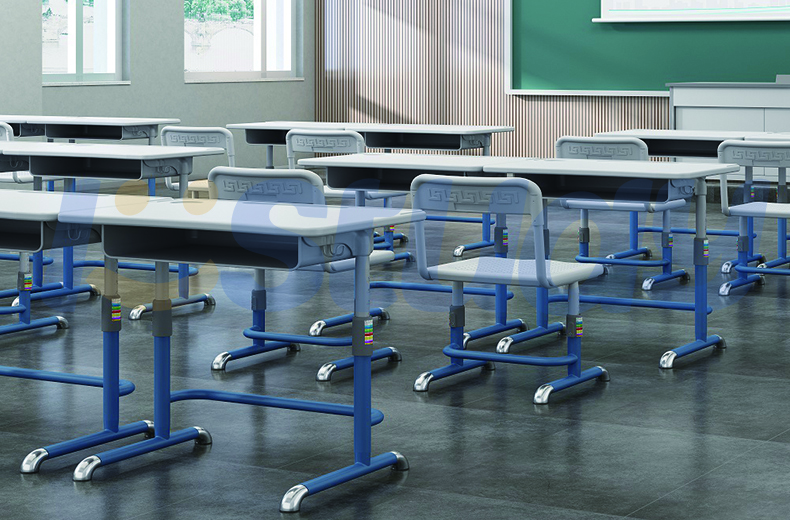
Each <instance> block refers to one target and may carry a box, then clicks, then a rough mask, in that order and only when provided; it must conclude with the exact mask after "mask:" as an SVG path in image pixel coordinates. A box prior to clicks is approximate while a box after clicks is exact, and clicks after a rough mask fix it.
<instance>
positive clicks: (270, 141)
mask: <svg viewBox="0 0 790 520" xmlns="http://www.w3.org/2000/svg"><path fill="white" fill-rule="evenodd" d="M227 127H228V128H231V129H237V130H244V135H245V138H246V140H247V143H248V144H254V145H265V146H266V167H267V168H274V147H275V146H278V145H279V146H285V136H286V135H287V134H288V132H289V131H290V130H298V129H301V130H351V131H354V132H358V133H360V134H362V137H363V138H364V139H365V145H366V146H367V147H368V148H383V149H384V150H385V151H387V152H391V151H392V150H394V149H408V150H440V151H450V150H470V149H476V148H481V149H482V150H483V155H491V139H492V136H493V134H497V133H504V132H513V131H514V130H515V128H514V127H512V126H476V125H422V124H387V123H350V122H331V123H329V122H315V121H266V122H261V123H234V124H230V125H227ZM429 220H434V219H433V218H429ZM443 220H448V221H451V222H472V223H481V224H482V225H483V236H482V240H481V241H479V242H474V243H471V244H463V245H460V246H458V247H457V248H456V249H455V251H454V252H453V254H454V256H457V257H461V256H463V254H464V251H472V250H475V249H482V248H485V247H491V246H493V245H494V242H493V240H492V239H491V224H492V222H491V216H490V215H487V214H486V215H483V216H482V218H480V217H459V216H452V217H443Z"/></svg>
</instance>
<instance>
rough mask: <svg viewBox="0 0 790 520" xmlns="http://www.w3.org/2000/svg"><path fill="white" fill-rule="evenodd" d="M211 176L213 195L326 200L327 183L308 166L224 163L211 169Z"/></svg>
mask: <svg viewBox="0 0 790 520" xmlns="http://www.w3.org/2000/svg"><path fill="white" fill-rule="evenodd" d="M208 180H209V196H210V197H211V198H212V199H223V200H253V201H259V202H287V203H291V204H325V200H324V183H323V181H322V180H321V177H319V176H318V175H316V174H315V173H313V172H311V171H308V170H271V169H263V168H230V167H227V166H220V167H218V168H214V169H213V170H211V172H210V173H209V174H208Z"/></svg>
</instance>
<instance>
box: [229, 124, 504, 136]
mask: <svg viewBox="0 0 790 520" xmlns="http://www.w3.org/2000/svg"><path fill="white" fill-rule="evenodd" d="M227 127H228V128H235V129H242V130H293V129H304V130H353V131H354V132H377V133H400V134H436V135H441V134H451V135H478V134H494V133H500V132H512V131H514V130H515V128H513V127H512V126H474V125H407V124H383V123H341V122H338V123H325V122H316V121H266V122H261V123H234V124H230V125H227Z"/></svg>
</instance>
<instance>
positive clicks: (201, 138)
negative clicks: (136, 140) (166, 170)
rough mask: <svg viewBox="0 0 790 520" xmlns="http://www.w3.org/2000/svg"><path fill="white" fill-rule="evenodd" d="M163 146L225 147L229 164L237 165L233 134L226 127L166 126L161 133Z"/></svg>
mask: <svg viewBox="0 0 790 520" xmlns="http://www.w3.org/2000/svg"><path fill="white" fill-rule="evenodd" d="M160 136H161V139H162V145H163V146H207V147H211V148H224V149H225V151H226V152H227V154H228V166H231V167H232V166H236V149H235V147H234V146H233V134H231V133H230V130H228V129H226V128H219V127H216V128H215V127H209V126H206V127H203V126H166V127H164V128H162V131H161V133H160Z"/></svg>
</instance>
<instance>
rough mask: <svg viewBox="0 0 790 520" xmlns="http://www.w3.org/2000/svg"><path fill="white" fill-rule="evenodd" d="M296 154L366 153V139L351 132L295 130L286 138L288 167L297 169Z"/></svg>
mask: <svg viewBox="0 0 790 520" xmlns="http://www.w3.org/2000/svg"><path fill="white" fill-rule="evenodd" d="M296 152H307V153H334V154H342V153H364V152H365V138H364V137H362V135H361V134H359V133H357V132H352V131H351V130H300V129H294V130H291V131H290V132H288V133H287V134H286V136H285V153H286V155H287V156H288V167H289V168H292V169H293V168H296Z"/></svg>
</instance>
